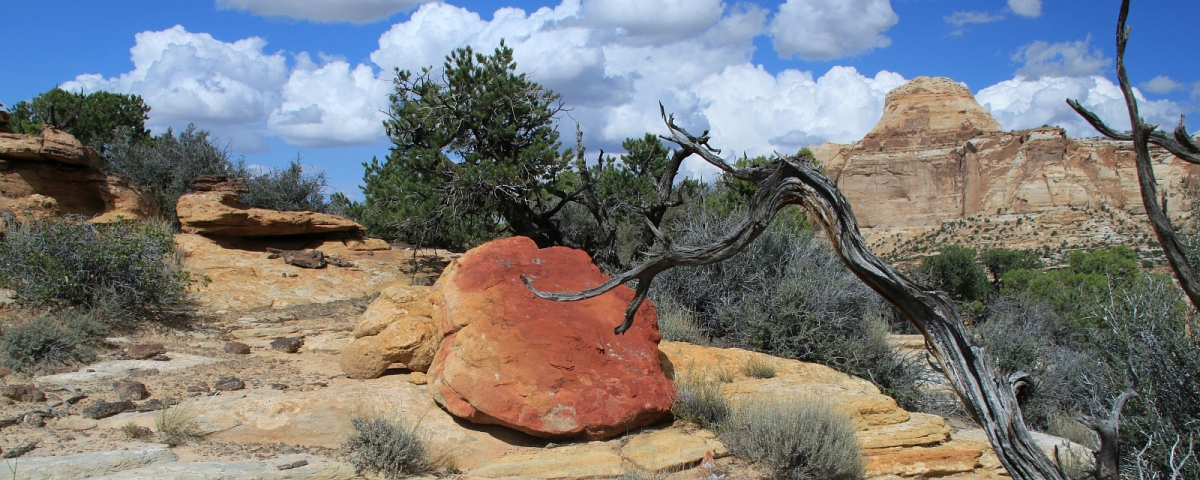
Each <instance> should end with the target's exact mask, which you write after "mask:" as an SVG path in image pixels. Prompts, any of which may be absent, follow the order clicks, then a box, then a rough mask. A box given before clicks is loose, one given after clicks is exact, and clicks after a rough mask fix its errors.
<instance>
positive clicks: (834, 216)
mask: <svg viewBox="0 0 1200 480" xmlns="http://www.w3.org/2000/svg"><path fill="white" fill-rule="evenodd" d="M661 109H662V107H661V106H660V110H661ZM662 114H663V120H664V121H665V122H666V124H667V127H668V128H669V129H670V132H671V135H670V136H669V137H662V138H663V139H664V140H667V141H670V142H672V143H675V144H676V145H678V146H679V148H680V151H681V152H686V153H687V154H688V155H697V156H699V157H700V158H702V159H703V160H705V161H707V162H708V163H710V164H712V165H714V166H716V167H717V168H719V169H721V171H723V172H725V173H726V174H728V175H731V176H733V177H734V178H737V179H739V180H745V181H749V182H754V183H756V184H758V190H757V192H756V193H755V194H754V196H752V197H751V198H750V200H749V202H748V208H747V211H746V213H745V216H744V218H743V219H742V220H741V222H740V223H739V225H738V227H737V228H736V229H734V230H733V231H732V232H730V233H729V234H728V235H727V236H725V237H724V238H722V239H721V240H719V241H717V242H716V243H713V244H710V245H703V246H677V245H674V244H672V242H671V241H670V239H669V238H667V237H666V236H665V235H664V234H663V233H662V232H661V231H659V229H657V228H653V232H654V233H655V235H656V236H657V237H658V239H659V244H660V245H661V248H662V250H661V252H659V253H658V254H656V255H654V256H653V257H651V258H650V259H649V260H647V261H646V262H644V263H642V264H641V265H638V266H637V267H635V268H633V269H631V270H629V271H627V272H624V273H621V274H618V275H616V276H614V277H613V278H612V279H611V280H609V281H608V282H605V283H604V284H603V285H600V286H598V287H596V288H594V289H591V290H587V291H583V292H557V293H550V292H541V291H538V290H537V289H534V288H533V286H532V284H531V283H530V281H529V280H528V279H524V280H525V283H526V285H527V286H528V287H529V288H530V290H532V291H533V292H534V293H535V294H537V295H538V296H540V297H542V298H546V299H550V300H556V301H575V300H582V299H586V298H591V297H595V296H597V295H601V294H603V293H605V292H608V291H610V290H612V289H613V288H616V287H617V286H618V285H622V284H632V286H634V288H635V295H634V298H633V300H632V301H631V303H630V305H629V307H628V308H627V309H626V312H625V313H626V315H625V321H624V322H623V323H622V324H621V325H620V326H618V327H617V328H616V333H623V332H624V331H626V330H627V329H628V328H629V327H630V325H631V324H632V322H633V318H634V313H636V312H637V309H638V307H639V306H641V304H642V302H643V301H644V300H645V299H646V295H647V294H648V293H649V291H650V285H651V282H653V281H654V278H655V276H657V275H658V274H659V273H662V272H663V271H666V270H667V269H670V268H674V267H679V266H696V265H706V264H711V263H716V262H720V261H723V260H725V259H728V258H730V257H732V256H733V255H735V254H736V253H737V252H739V251H741V250H742V249H743V248H745V247H746V246H747V245H749V244H750V243H751V242H753V241H754V239H755V238H757V237H758V236H759V234H761V233H762V232H763V231H764V230H766V228H767V226H768V225H770V223H771V220H772V219H773V218H774V217H775V215H776V213H778V212H779V211H780V210H781V209H783V208H785V207H787V206H788V205H798V206H800V207H802V208H805V209H806V210H807V211H808V212H809V213H810V214H811V217H810V218H811V219H812V220H813V221H815V222H816V223H818V224H819V225H820V226H821V227H822V228H823V230H824V231H825V232H826V234H827V235H828V237H829V241H830V243H831V244H832V245H833V248H834V250H835V251H836V252H837V254H838V255H839V256H840V257H841V259H842V261H843V262H844V263H845V264H846V265H847V266H848V267H849V268H850V270H851V271H852V272H854V274H855V275H856V276H858V278H859V279H861V280H862V281H863V282H864V283H866V284H867V285H868V286H870V287H871V288H872V289H874V290H875V291H876V292H878V293H879V294H880V295H882V296H883V298H885V299H886V300H887V301H889V302H891V303H892V304H893V305H895V306H896V307H897V308H899V309H900V311H902V312H903V313H904V314H905V315H906V316H907V317H908V318H909V320H910V321H911V322H912V323H913V325H914V326H916V327H917V329H918V330H920V331H921V333H922V334H923V335H924V336H925V338H926V340H927V341H928V343H929V345H930V346H931V347H932V350H933V355H934V356H935V357H936V358H937V360H938V363H940V364H941V366H942V370H943V372H944V374H945V375H946V377H947V378H948V379H949V381H950V383H951V384H952V385H953V386H954V388H955V390H956V391H957V393H958V395H959V397H961V398H962V400H963V403H964V404H965V406H966V408H967V411H968V412H969V413H970V414H971V415H972V416H973V417H974V418H975V420H976V421H977V422H978V423H979V425H981V426H982V427H983V429H984V431H985V432H986V433H987V436H988V439H989V440H990V441H991V443H992V446H993V448H994V450H995V451H996V454H997V456H998V457H999V458H1000V461H1001V463H1003V464H1004V466H1005V468H1007V469H1008V471H1009V474H1010V475H1012V477H1013V478H1015V479H1054V480H1066V479H1067V478H1068V477H1067V476H1066V475H1065V474H1064V473H1063V472H1062V471H1061V470H1060V469H1059V468H1058V467H1057V466H1056V465H1055V464H1054V463H1053V462H1052V461H1051V460H1050V458H1049V457H1047V456H1046V455H1045V454H1044V453H1043V452H1042V451H1041V450H1040V449H1039V448H1038V446H1037V445H1036V444H1035V443H1034V441H1033V438H1032V436H1031V435H1030V434H1029V430H1028V429H1027V427H1026V426H1025V421H1024V419H1023V417H1022V415H1021V409H1020V407H1019V405H1018V402H1017V396H1016V392H1015V388H1016V386H1015V385H1014V383H1013V381H1010V379H1009V378H1008V377H1007V376H1005V375H1003V374H1002V373H1001V372H1000V369H999V367H997V365H996V362H995V361H994V360H993V359H992V358H991V356H990V355H988V353H987V352H985V351H984V350H983V349H982V348H980V347H977V346H975V345H973V344H972V342H971V339H970V336H969V335H968V334H967V332H966V329H965V327H964V326H963V322H962V318H961V317H960V316H959V314H958V311H957V309H956V308H955V306H954V302H953V301H952V300H951V299H950V297H949V296H947V295H946V294H945V293H943V292H941V291H933V290H927V289H925V288H924V287H922V286H920V285H918V284H917V283H915V282H913V281H912V280H911V279H909V278H908V277H907V276H905V275H904V274H902V273H900V272H899V271H897V270H895V269H894V268H892V267H891V266H889V265H888V264H886V263H884V262H883V261H881V260H880V259H879V258H878V257H876V256H875V255H874V254H873V253H871V251H870V250H868V249H867V248H866V242H865V241H864V240H863V238H862V235H861V234H860V233H859V230H858V222H857V220H856V219H855V217H854V212H853V211H852V209H851V207H850V203H849V202H848V201H847V200H846V198H845V196H843V195H842V193H841V191H840V190H839V189H838V187H837V184H835V183H834V182H833V180H830V179H829V177H827V176H825V175H824V174H822V173H821V172H820V170H818V169H817V167H816V166H815V165H813V164H812V163H810V162H809V161H807V160H804V159H800V158H797V157H783V156H780V158H779V159H778V160H776V161H775V162H772V163H770V164H767V165H761V166H754V167H749V168H736V167H734V166H732V165H730V164H729V163H727V162H726V161H725V160H724V159H722V158H721V157H720V156H719V154H720V151H719V150H717V149H714V148H712V147H710V146H709V145H708V142H709V140H710V139H709V137H708V136H707V134H705V135H701V136H700V137H696V136H693V135H691V134H689V133H688V132H687V131H686V130H684V129H683V128H681V127H679V126H677V125H675V122H674V117H673V116H672V117H668V116H667V115H666V113H665V112H663V113H662Z"/></svg>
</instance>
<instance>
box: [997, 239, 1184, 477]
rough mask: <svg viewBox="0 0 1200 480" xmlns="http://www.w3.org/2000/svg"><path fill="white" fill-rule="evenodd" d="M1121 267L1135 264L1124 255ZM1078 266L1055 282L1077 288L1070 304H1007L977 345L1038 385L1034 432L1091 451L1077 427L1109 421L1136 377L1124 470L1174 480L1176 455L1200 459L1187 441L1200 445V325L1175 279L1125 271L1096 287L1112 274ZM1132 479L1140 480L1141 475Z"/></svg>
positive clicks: (1028, 411) (1007, 300) (1024, 300)
mask: <svg viewBox="0 0 1200 480" xmlns="http://www.w3.org/2000/svg"><path fill="white" fill-rule="evenodd" d="M1090 253H1091V252H1085V253H1084V254H1083V256H1082V257H1081V258H1079V260H1087V259H1088V258H1091V259H1098V258H1103V257H1105V256H1107V257H1109V258H1113V256H1112V255H1110V254H1109V253H1111V252H1109V253H1106V254H1104V255H1090ZM1117 258H1118V259H1121V260H1122V261H1123V259H1127V258H1128V257H1125V256H1124V255H1122V254H1120V253H1119V252H1118V256H1117ZM1073 260H1076V259H1073ZM1076 265H1078V263H1077V262H1075V261H1073V262H1072V267H1071V268H1070V269H1064V271H1060V272H1059V273H1056V274H1055V275H1061V276H1059V277H1057V278H1060V279H1070V278H1074V280H1075V281H1077V282H1078V283H1076V285H1075V290H1074V291H1073V292H1070V294H1069V295H1068V294H1058V295H1041V294H1040V293H1041V292H1039V291H1037V290H1032V289H1031V290H1026V291H1025V292H1023V293H1021V294H1019V295H1001V296H1000V297H999V298H997V299H994V300H993V301H992V303H991V304H990V305H989V314H988V318H987V320H986V321H985V322H982V323H980V324H978V325H975V326H974V327H973V329H974V333H975V334H976V335H975V337H976V338H977V339H979V341H980V342H981V343H982V345H983V346H984V347H985V348H986V349H987V350H988V351H989V352H991V353H992V354H993V355H994V356H995V357H996V358H997V360H998V362H999V364H1000V367H1001V369H1002V371H1004V372H1006V373H1012V372H1014V371H1018V370H1020V371H1025V372H1028V373H1031V374H1032V375H1033V376H1034V379H1035V388H1034V390H1033V393H1032V395H1031V396H1030V398H1029V399H1028V400H1027V401H1026V403H1025V404H1024V405H1023V407H1022V413H1023V414H1024V417H1025V419H1026V420H1027V421H1028V422H1029V424H1030V425H1031V426H1032V427H1034V428H1037V429H1040V430H1043V431H1046V432H1047V433H1052V434H1057V435H1061V436H1065V437H1067V438H1070V439H1072V440H1074V441H1076V442H1079V443H1083V444H1085V445H1088V444H1092V445H1094V443H1093V442H1094V440H1092V438H1091V435H1090V434H1087V433H1086V432H1082V431H1081V428H1080V426H1078V425H1077V424H1075V423H1074V422H1073V421H1071V420H1068V419H1071V418H1075V417H1076V416H1077V415H1079V414H1088V415H1100V416H1107V415H1108V413H1107V412H1108V409H1109V408H1110V407H1111V402H1112V400H1113V399H1114V398H1115V397H1116V396H1117V395H1118V394H1119V393H1120V392H1122V391H1124V390H1125V389H1126V388H1129V387H1130V386H1131V385H1133V383H1134V382H1133V378H1132V376H1131V372H1132V373H1134V374H1136V375H1137V377H1138V378H1139V380H1140V382H1139V384H1138V388H1137V391H1138V396H1137V397H1134V398H1133V399H1132V400H1130V401H1129V403H1127V404H1126V406H1125V409H1124V410H1123V412H1122V418H1121V430H1120V432H1121V445H1120V447H1121V457H1122V460H1121V461H1122V464H1124V465H1126V466H1128V468H1131V469H1133V468H1136V467H1137V466H1138V465H1139V464H1140V468H1142V469H1143V473H1144V474H1145V475H1147V476H1153V475H1159V476H1161V477H1162V478H1167V477H1169V476H1170V472H1171V471H1172V470H1171V467H1170V463H1171V454H1172V451H1171V449H1172V447H1173V446H1174V447H1175V448H1176V452H1175V455H1176V457H1175V458H1176V460H1178V459H1180V458H1182V457H1183V456H1185V455H1186V454H1187V449H1189V448H1191V449H1194V451H1195V452H1196V454H1197V455H1200V448H1197V447H1196V446H1195V445H1194V444H1189V442H1188V439H1189V438H1196V437H1200V381H1198V380H1197V378H1196V375H1195V372H1197V371H1200V344H1198V343H1197V338H1196V337H1195V335H1194V334H1190V333H1189V332H1195V331H1200V330H1198V329H1200V324H1197V323H1196V320H1195V317H1194V313H1193V312H1189V309H1188V306H1187V304H1186V303H1185V302H1184V301H1183V299H1182V292H1181V291H1180V290H1179V289H1178V288H1177V287H1176V286H1175V285H1174V284H1173V282H1172V281H1171V279H1170V278H1166V277H1161V276H1154V275H1134V276H1132V278H1129V276H1128V275H1130V274H1129V272H1128V271H1127V270H1126V271H1125V272H1121V269H1122V267H1121V266H1120V265H1118V266H1117V268H1118V269H1117V270H1115V271H1114V270H1113V269H1108V271H1106V272H1105V273H1104V277H1105V278H1106V281H1105V282H1104V283H1103V284H1099V285H1097V284H1095V283H1093V282H1094V281H1095V280H1096V279H1095V278H1094V277H1087V275H1098V273H1094V272H1096V270H1103V268H1100V269H1097V268H1093V269H1092V272H1093V273H1087V271H1086V269H1085V268H1081V269H1080V270H1083V271H1082V272H1081V271H1072V270H1073V269H1074V267H1075V266H1076ZM1100 265H1103V263H1100ZM1080 279H1082V280H1083V281H1079V280H1080ZM1046 297H1049V298H1046ZM1177 441H1179V442H1180V443H1179V444H1178V445H1177V444H1176V442H1177ZM1143 448H1144V449H1145V450H1144V451H1143ZM1130 474H1131V475H1132V476H1133V477H1134V478H1137V473H1136V472H1133V471H1131V472H1130ZM1197 475H1200V465H1196V464H1195V463H1191V464H1189V465H1188V466H1187V467H1186V468H1185V469H1184V474H1183V478H1196V477H1197Z"/></svg>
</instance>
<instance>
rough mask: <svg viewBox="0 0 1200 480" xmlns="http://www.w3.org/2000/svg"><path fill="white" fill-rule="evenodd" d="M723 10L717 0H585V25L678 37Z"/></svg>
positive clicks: (638, 34)
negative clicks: (586, 23)
mask: <svg viewBox="0 0 1200 480" xmlns="http://www.w3.org/2000/svg"><path fill="white" fill-rule="evenodd" d="M724 11H725V4H724V3H723V2H721V0H587V1H585V2H584V3H583V17H584V19H586V21H587V22H588V23H589V24H592V25H596V26H601V27H612V28H616V29H618V31H617V34H618V35H628V36H632V37H645V38H649V39H652V40H678V39H682V38H687V37H691V36H693V35H696V34H699V33H700V32H703V31H704V30H707V29H708V28H709V27H711V26H712V25H713V24H715V23H716V22H717V20H720V18H721V14H722V13H723V12H724Z"/></svg>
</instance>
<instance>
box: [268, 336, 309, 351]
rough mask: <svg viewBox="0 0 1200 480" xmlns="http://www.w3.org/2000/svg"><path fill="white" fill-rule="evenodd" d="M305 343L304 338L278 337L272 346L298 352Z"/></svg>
mask: <svg viewBox="0 0 1200 480" xmlns="http://www.w3.org/2000/svg"><path fill="white" fill-rule="evenodd" d="M301 345H304V339H303V338H286V337H285V338H276V339H275V340H272V341H271V348H274V349H275V350H279V351H281V352H287V353H296V352H297V351H299V350H300V346H301Z"/></svg>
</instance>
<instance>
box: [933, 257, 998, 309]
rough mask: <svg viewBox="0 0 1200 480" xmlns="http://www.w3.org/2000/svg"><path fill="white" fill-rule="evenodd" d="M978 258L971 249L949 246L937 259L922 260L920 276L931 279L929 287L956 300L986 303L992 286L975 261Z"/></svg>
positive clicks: (981, 267)
mask: <svg viewBox="0 0 1200 480" xmlns="http://www.w3.org/2000/svg"><path fill="white" fill-rule="evenodd" d="M976 256H977V252H975V250H972V249H970V248H966V247H962V246H958V245H947V246H945V247H943V248H942V251H941V252H939V253H938V254H937V255H931V256H928V257H925V258H924V259H922V260H921V266H919V267H917V272H918V273H920V274H923V275H924V276H926V277H927V278H928V281H929V283H930V286H932V287H934V288H937V289H938V290H941V291H943V292H946V293H947V294H949V295H950V296H951V297H953V298H954V299H955V300H959V301H964V302H973V301H976V300H986V299H987V296H988V293H989V292H990V285H989V283H988V279H987V272H986V271H985V270H984V268H983V266H982V265H980V264H979V263H977V262H976V261H975V257H976Z"/></svg>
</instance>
